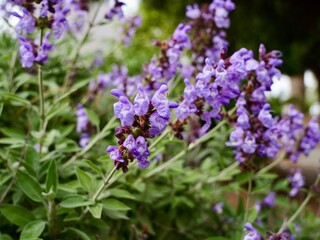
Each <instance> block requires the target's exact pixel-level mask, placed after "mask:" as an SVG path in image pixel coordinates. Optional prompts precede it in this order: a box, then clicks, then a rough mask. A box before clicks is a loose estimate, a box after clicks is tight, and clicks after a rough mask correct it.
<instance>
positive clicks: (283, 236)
mask: <svg viewBox="0 0 320 240" xmlns="http://www.w3.org/2000/svg"><path fill="white" fill-rule="evenodd" d="M244 230H246V231H248V233H247V234H246V235H245V236H244V238H243V240H289V234H288V233H285V232H283V233H272V232H270V231H267V237H263V236H261V234H260V233H259V231H258V230H257V229H255V228H254V227H253V226H252V224H251V223H246V224H245V225H244Z"/></svg>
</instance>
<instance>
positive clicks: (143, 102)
mask: <svg viewBox="0 0 320 240" xmlns="http://www.w3.org/2000/svg"><path fill="white" fill-rule="evenodd" d="M149 105H150V100H149V97H148V95H147V93H146V91H145V89H144V88H143V87H142V85H141V84H139V85H138V94H137V95H136V97H135V98H134V111H135V113H136V115H138V116H142V115H144V114H146V113H147V112H148V110H149Z"/></svg>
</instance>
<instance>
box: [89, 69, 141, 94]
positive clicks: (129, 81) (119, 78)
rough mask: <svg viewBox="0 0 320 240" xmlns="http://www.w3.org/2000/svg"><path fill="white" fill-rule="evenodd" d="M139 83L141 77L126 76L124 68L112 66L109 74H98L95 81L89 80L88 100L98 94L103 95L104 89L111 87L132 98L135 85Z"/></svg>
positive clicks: (126, 71)
mask: <svg viewBox="0 0 320 240" xmlns="http://www.w3.org/2000/svg"><path fill="white" fill-rule="evenodd" d="M139 83H141V77H140V76H139V75H137V76H128V69H127V67H126V66H124V65H123V66H119V65H113V66H112V70H111V72H109V73H107V74H104V73H99V75H98V77H97V79H96V80H95V79H94V80H91V81H90V83H89V100H93V99H94V96H95V95H96V94H97V93H98V92H100V93H104V91H105V89H107V88H109V87H111V86H113V87H117V89H119V90H120V91H122V92H123V93H124V94H125V95H126V96H132V95H133V94H134V93H135V91H136V87H137V85H138V84H139Z"/></svg>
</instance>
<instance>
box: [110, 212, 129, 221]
mask: <svg viewBox="0 0 320 240" xmlns="http://www.w3.org/2000/svg"><path fill="white" fill-rule="evenodd" d="M106 215H107V216H108V217H109V218H111V219H115V220H116V219H125V220H128V219H129V218H128V217H127V212H120V211H116V210H108V211H106Z"/></svg>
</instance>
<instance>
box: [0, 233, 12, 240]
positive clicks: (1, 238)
mask: <svg viewBox="0 0 320 240" xmlns="http://www.w3.org/2000/svg"><path fill="white" fill-rule="evenodd" d="M0 240H12V238H11V237H10V236H9V235H7V234H1V233H0Z"/></svg>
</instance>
